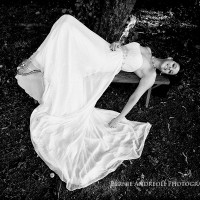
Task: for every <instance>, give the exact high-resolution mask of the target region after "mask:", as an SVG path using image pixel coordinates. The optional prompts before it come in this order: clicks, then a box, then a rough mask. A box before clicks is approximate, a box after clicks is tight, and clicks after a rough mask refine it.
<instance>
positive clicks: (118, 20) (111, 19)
mask: <svg viewBox="0 0 200 200" xmlns="http://www.w3.org/2000/svg"><path fill="white" fill-rule="evenodd" d="M135 3H136V0H105V1H104V4H103V5H102V16H101V20H100V24H99V28H98V30H96V32H97V33H98V34H99V35H100V36H101V37H103V38H104V39H105V40H107V41H108V42H114V41H118V40H119V38H120V36H121V34H122V32H123V31H124V27H125V25H126V22H127V20H128V18H129V16H130V14H131V12H132V11H133V8H134V5H135Z"/></svg>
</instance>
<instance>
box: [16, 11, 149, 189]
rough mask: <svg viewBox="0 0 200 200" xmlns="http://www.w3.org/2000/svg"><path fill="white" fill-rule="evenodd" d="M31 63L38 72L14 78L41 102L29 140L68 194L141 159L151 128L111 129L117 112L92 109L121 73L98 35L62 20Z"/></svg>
mask: <svg viewBox="0 0 200 200" xmlns="http://www.w3.org/2000/svg"><path fill="white" fill-rule="evenodd" d="M31 61H32V64H34V65H35V67H37V68H39V69H40V70H41V71H42V73H37V74H32V75H28V76H22V75H17V76H16V79H17V80H18V84H19V85H20V86H21V87H22V88H23V89H25V91H26V92H27V93H28V94H29V95H30V96H32V97H33V98H35V99H36V100H38V101H39V102H40V105H39V106H38V107H37V108H35V109H34V111H33V112H32V114H31V117H30V133H31V140H32V143H33V146H34V148H35V151H36V152H37V154H38V155H39V156H40V157H41V158H42V159H43V161H44V162H45V163H46V164H47V165H48V166H49V168H50V169H52V170H53V171H55V172H56V173H57V174H58V175H59V177H60V179H61V180H63V181H65V182H66V188H67V189H68V190H75V189H79V188H83V187H86V186H88V185H90V184H92V183H94V182H96V181H98V180H100V179H102V178H104V177H105V176H106V175H108V174H109V173H111V172H113V171H114V170H116V168H117V167H118V166H119V165H120V164H121V163H122V162H123V160H129V159H136V158H139V157H140V156H141V153H142V150H143V147H144V143H145V139H146V137H147V135H148V133H149V130H150V128H151V125H150V124H149V123H148V122H147V123H144V122H136V121H130V120H127V119H126V118H124V119H123V120H122V121H121V122H120V123H119V124H118V126H117V127H116V128H110V127H109V125H108V123H109V122H110V121H111V120H112V119H113V118H115V117H116V116H118V115H119V113H118V112H116V111H112V110H105V109H99V108H96V107H95V104H96V102H97V101H98V99H99V98H100V97H101V96H102V94H103V93H104V91H105V90H106V89H107V88H108V86H109V85H110V83H111V82H112V80H113V78H114V77H115V75H116V74H117V73H119V71H120V70H122V68H121V67H122V63H123V51H122V50H121V49H118V50H117V51H111V50H110V49H109V43H108V42H106V41H105V40H104V39H102V38H101V37H100V36H98V35H97V34H95V33H94V32H92V31H91V30H90V29H88V28H87V27H86V26H85V25H83V24H82V23H81V22H79V21H78V20H77V19H75V18H74V17H72V16H70V15H63V16H62V17H60V18H59V19H58V20H57V21H56V23H55V24H54V25H53V27H52V29H51V31H50V33H49V34H48V36H47V37H46V39H45V40H44V42H43V43H42V44H41V46H40V47H39V48H38V50H37V51H36V52H35V53H34V54H33V55H32V56H31ZM133 71H134V69H133ZM40 82H42V83H40ZM42 84H43V88H42V87H41V85H42ZM39 87H40V88H39ZM40 98H41V99H40Z"/></svg>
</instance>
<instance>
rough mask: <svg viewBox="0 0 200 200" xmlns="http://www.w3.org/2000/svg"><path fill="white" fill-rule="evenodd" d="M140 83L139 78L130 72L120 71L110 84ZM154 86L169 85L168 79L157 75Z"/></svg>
mask: <svg viewBox="0 0 200 200" xmlns="http://www.w3.org/2000/svg"><path fill="white" fill-rule="evenodd" d="M139 81H140V78H139V77H138V76H137V75H136V74H134V73H130V72H124V71H120V72H119V73H118V74H117V75H116V76H115V77H114V79H113V81H112V82H118V83H138V82H139ZM155 84H158V85H169V84H170V81H169V79H168V78H165V77H164V76H161V75H159V74H158V75H157V77H156V81H155Z"/></svg>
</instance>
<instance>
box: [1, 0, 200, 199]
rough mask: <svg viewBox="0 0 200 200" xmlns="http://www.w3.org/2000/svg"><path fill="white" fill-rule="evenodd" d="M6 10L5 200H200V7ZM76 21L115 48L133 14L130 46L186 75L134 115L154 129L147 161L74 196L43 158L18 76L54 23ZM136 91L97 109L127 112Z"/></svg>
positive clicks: (112, 94)
mask: <svg viewBox="0 0 200 200" xmlns="http://www.w3.org/2000/svg"><path fill="white" fill-rule="evenodd" d="M0 5H1V9H0V27H1V29H0V30H1V31H0V44H1V45H0V102H1V104H0V119H1V120H0V140H1V142H0V152H1V154H0V162H1V165H0V199H9V200H10V199H27V200H28V199H34V200H37V199H48V200H51V199H52V200H54V199H84V200H86V199H112V200H113V199H151V198H153V199H160V198H162V199H165V198H170V199H175V198H176V199H177V198H181V199H199V197H200V189H199V188H200V183H199V181H200V179H199V177H200V170H199V168H200V165H199V160H200V145H199V142H200V134H199V133H200V127H199V126H200V125H199V121H200V117H199V116H200V102H199V99H200V91H199V86H200V67H199V66H200V41H199V33H200V31H199V21H200V16H199V15H200V12H199V8H200V4H199V1H197V0H194V1H186V0H184V1H181V0H176V1H175V0H164V1H159V0H154V1H153V0H138V1H137V2H136V3H135V1H133V0H124V1H122V0H113V1H111V0H110V1H109V0H90V1H89V0H83V1H81V0H76V1H69V0H68V1H67V0H65V1H64V0H59V1H55V0H48V1H40V0H38V1H29V0H21V1H19V0H18V1H16V0H15V1H14V0H13V1H11V0H1V4H0ZM63 14H71V15H73V16H75V17H76V18H77V19H79V20H80V21H81V22H83V23H84V24H85V25H87V26H88V27H89V28H90V29H91V30H93V31H94V32H96V33H97V34H99V35H100V36H102V37H103V38H104V39H106V40H107V41H109V42H113V41H116V40H118V39H119V37H120V35H121V34H122V32H123V30H124V27H125V25H126V21H127V20H128V17H129V15H130V14H134V15H135V16H137V18H138V21H137V24H136V26H135V28H134V29H133V30H131V31H130V34H129V37H128V38H127V40H126V42H127V43H128V42H131V41H137V42H139V43H140V44H141V45H143V46H149V47H150V48H151V49H152V52H153V55H155V56H156V57H161V58H165V57H168V56H170V57H173V58H174V60H176V61H177V62H179V63H180V66H181V72H180V73H179V74H178V75H177V76H169V77H168V78H169V79H170V82H171V83H170V85H169V86H161V87H159V88H157V89H155V90H153V94H152V96H151V99H150V105H149V108H145V106H144V103H145V95H146V94H145V95H144V96H143V97H142V98H141V99H140V101H139V102H138V103H137V105H136V106H134V108H133V109H132V110H131V112H130V113H129V114H128V115H127V119H129V120H134V121H145V122H146V121H148V122H149V123H151V124H152V128H151V131H150V133H149V135H148V137H147V140H146V143H145V147H144V150H143V153H142V156H141V157H140V158H139V159H137V160H131V161H124V162H123V165H121V166H120V167H119V168H118V169H117V170H116V171H115V172H113V173H111V174H109V175H108V176H107V177H105V178H104V179H102V180H100V181H98V182H96V183H94V184H92V185H90V186H88V187H86V188H83V189H80V190H76V191H73V192H70V191H68V190H67V189H66V188H65V183H63V182H62V181H61V180H60V179H59V177H58V176H57V175H56V174H55V176H54V177H52V178H51V176H50V175H51V173H53V172H52V171H51V170H50V169H49V168H48V167H47V166H46V165H45V163H44V162H43V161H42V160H41V159H40V158H39V157H37V154H36V152H35V151H34V149H33V145H32V143H31V140H30V132H29V123H30V121H29V120H30V115H31V113H32V111H33V110H34V109H35V108H36V107H37V104H35V103H34V100H33V99H32V98H31V97H29V96H28V95H27V94H26V93H25V91H24V90H23V89H21V88H20V87H19V86H18V84H17V82H16V79H15V78H14V76H15V74H16V68H17V66H18V65H19V63H20V62H21V61H23V60H24V59H26V58H28V57H29V56H30V55H31V54H32V53H34V51H35V50H36V49H37V48H38V46H39V45H40V44H41V42H42V41H43V40H44V39H45V37H46V36H47V34H48V33H49V31H50V28H51V26H52V25H53V23H54V22H55V21H56V20H57V19H58V18H59V17H60V16H61V15H63ZM135 87H136V85H132V84H117V83H112V84H111V85H110V86H109V87H108V89H107V90H106V91H105V93H104V94H103V96H102V97H101V98H100V99H99V101H98V102H97V104H96V107H99V108H103V109H111V110H115V111H118V112H121V110H122V109H123V107H124V106H125V104H126V102H127V100H128V98H129V96H130V95H131V94H132V93H133V91H134V89H135ZM163 180H166V181H168V182H169V181H176V182H179V183H182V182H198V186H197V185H196V186H173V187H171V186H166V187H152V186H149V187H142V186H131V187H127V186H118V187H110V183H111V181H121V182H129V181H131V182H140V181H141V182H142V181H146V182H148V181H155V182H158V181H163Z"/></svg>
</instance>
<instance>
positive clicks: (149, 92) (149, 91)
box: [145, 88, 152, 108]
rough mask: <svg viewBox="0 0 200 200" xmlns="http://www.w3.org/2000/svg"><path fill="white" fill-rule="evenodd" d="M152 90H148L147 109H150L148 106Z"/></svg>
mask: <svg viewBox="0 0 200 200" xmlns="http://www.w3.org/2000/svg"><path fill="white" fill-rule="evenodd" d="M151 90H152V88H149V89H148V92H147V99H146V105H145V106H146V108H148V106H149V100H150V96H151Z"/></svg>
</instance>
